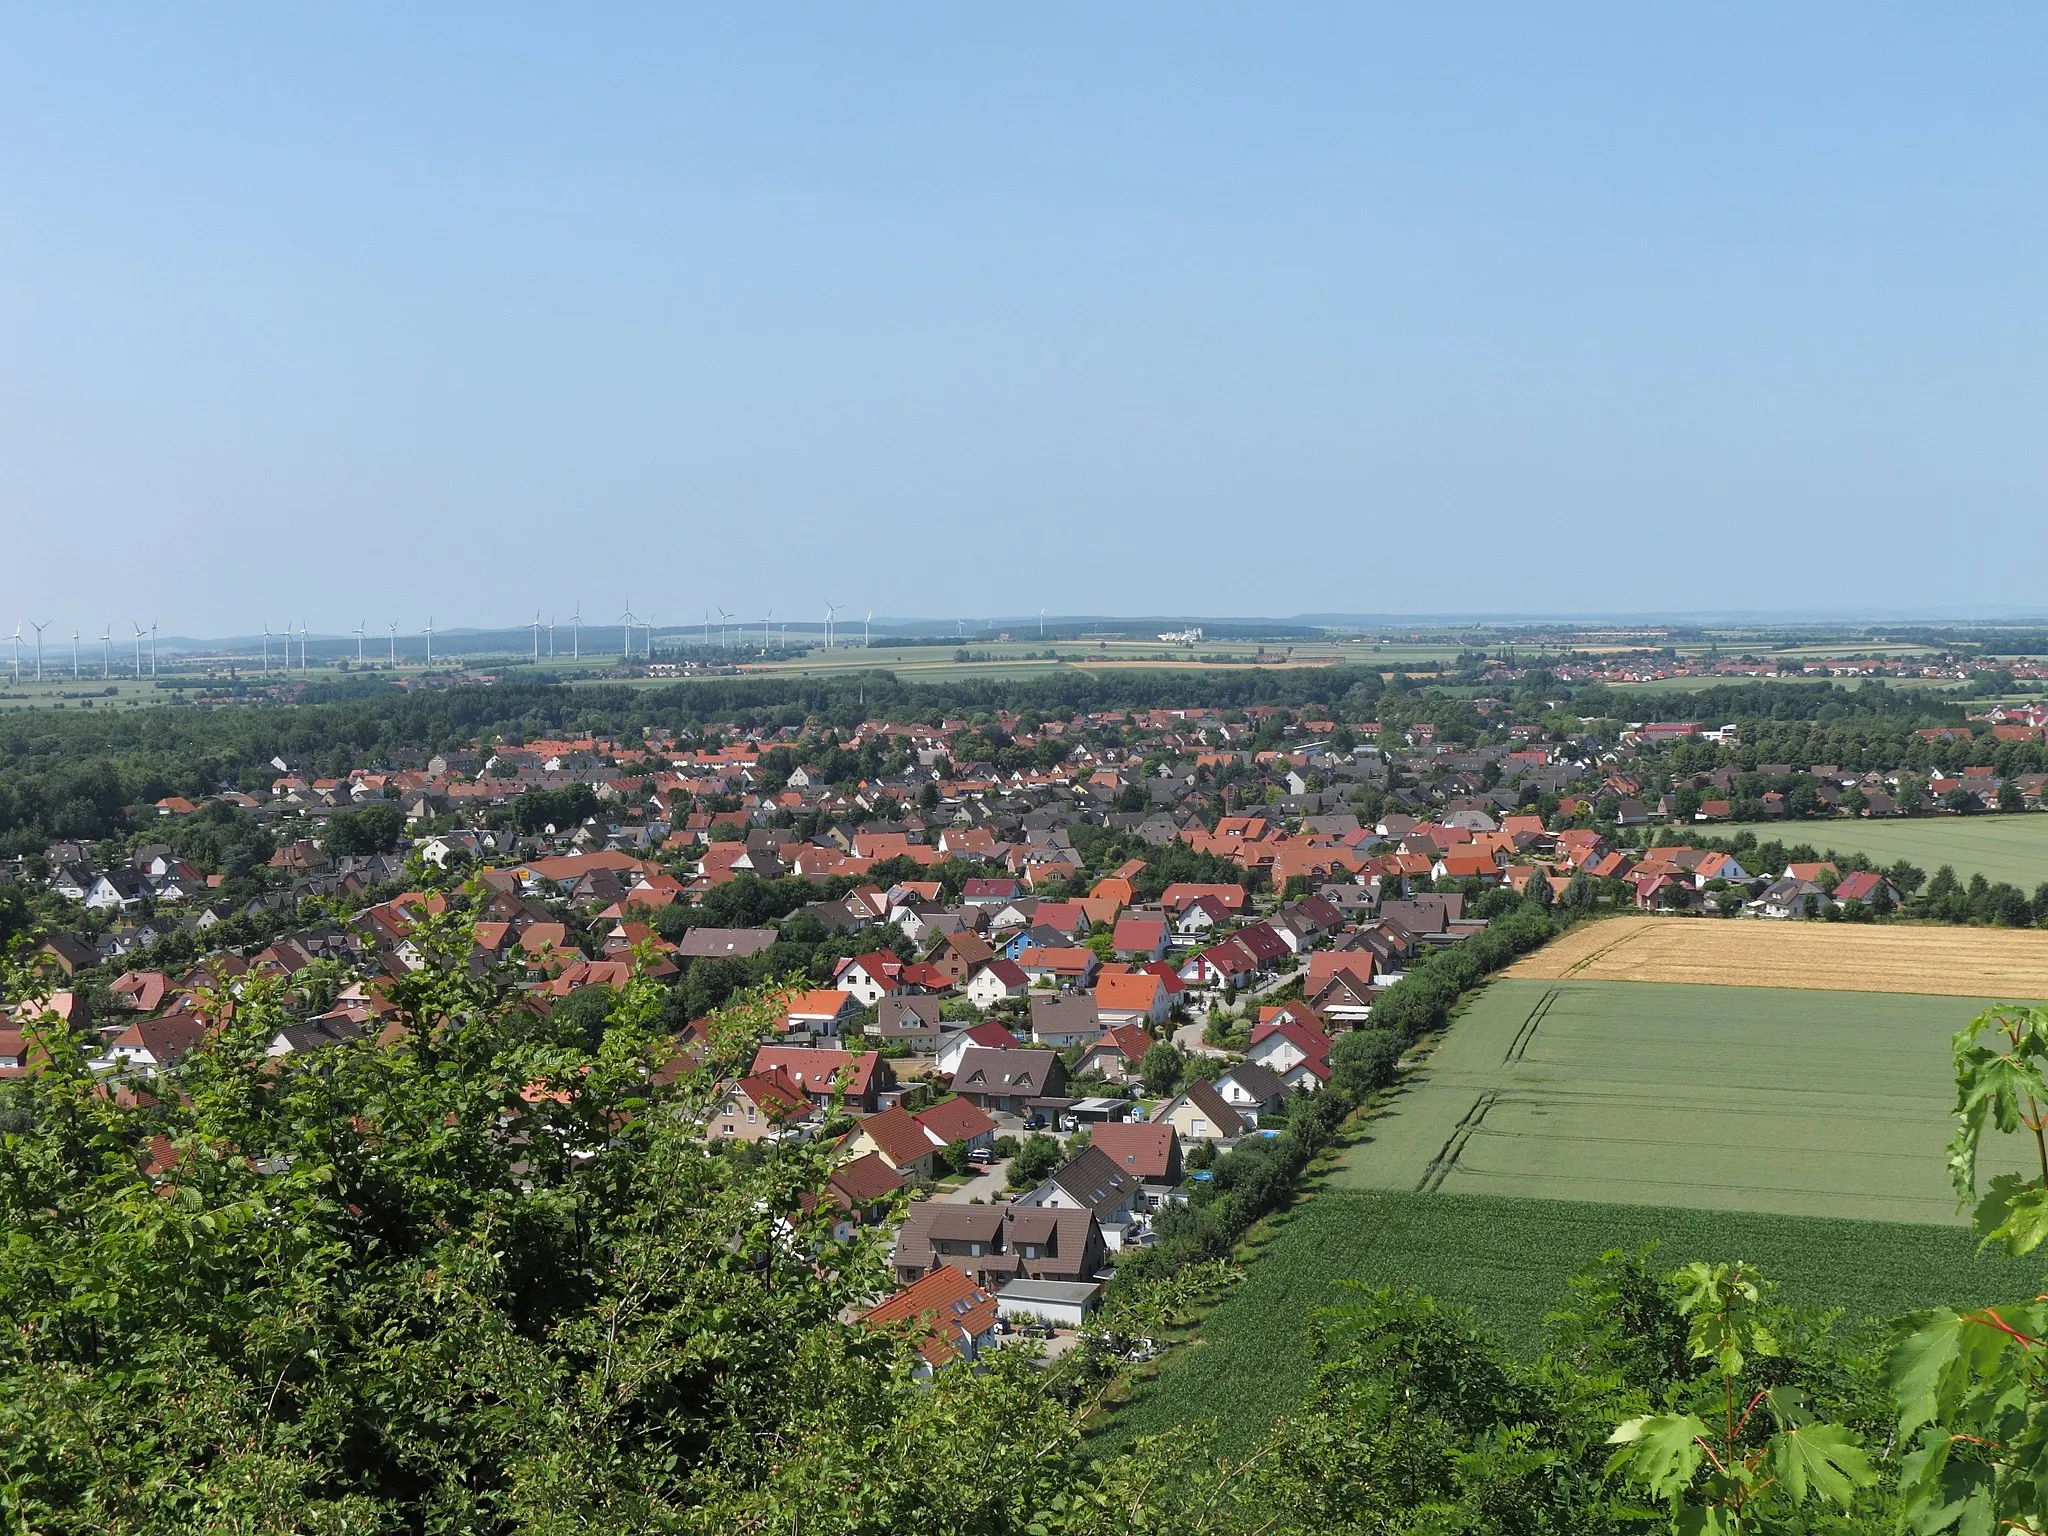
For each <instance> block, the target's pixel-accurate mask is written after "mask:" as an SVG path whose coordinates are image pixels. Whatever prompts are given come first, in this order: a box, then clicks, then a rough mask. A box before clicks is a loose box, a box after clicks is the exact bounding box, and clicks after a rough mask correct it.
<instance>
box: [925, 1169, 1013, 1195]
mask: <svg viewBox="0 0 2048 1536" xmlns="http://www.w3.org/2000/svg"><path fill="white" fill-rule="evenodd" d="M1009 1171H1010V1165H1009V1164H1008V1163H1007V1162H1001V1163H992V1164H990V1165H989V1167H988V1168H987V1169H977V1170H976V1172H975V1175H974V1177H973V1178H971V1179H969V1180H968V1181H967V1182H966V1183H965V1184H962V1185H961V1186H960V1187H959V1188H958V1189H949V1190H947V1191H945V1192H944V1193H943V1194H937V1195H933V1196H932V1198H933V1199H934V1200H941V1201H944V1202H945V1203H947V1204H949V1205H966V1204H968V1203H969V1202H971V1201H972V1200H973V1199H974V1198H975V1197H976V1196H977V1195H979V1196H980V1197H981V1201H982V1204H984V1205H994V1204H995V1203H996V1202H997V1201H999V1200H1001V1199H1002V1197H1003V1183H1004V1181H1005V1180H1006V1179H1007V1178H1008V1177H1009Z"/></svg>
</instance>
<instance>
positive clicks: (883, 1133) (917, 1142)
mask: <svg viewBox="0 0 2048 1536" xmlns="http://www.w3.org/2000/svg"><path fill="white" fill-rule="evenodd" d="M843 1150H844V1151H845V1153H846V1155H847V1156H848V1157H850V1158H858V1157H866V1156H868V1155H869V1154H871V1153H872V1154H873V1155H875V1156H878V1157H880V1158H881V1159H882V1161H883V1162H885V1163H887V1164H888V1165H889V1166H890V1167H891V1168H893V1169H895V1170H896V1172H898V1173H900V1174H902V1175H903V1177H904V1178H906V1179H928V1178H930V1177H931V1176H932V1154H933V1153H934V1152H936V1151H937V1150H938V1148H937V1147H936V1146H934V1145H933V1143H932V1139H931V1137H929V1136H927V1135H925V1133H924V1127H923V1126H921V1125H919V1124H918V1123H917V1120H916V1117H914V1116H913V1115H912V1114H911V1113H910V1111H909V1110H907V1109H905V1108H903V1107H902V1106H901V1105H894V1104H892V1105H891V1106H890V1107H889V1108H887V1109H885V1110H883V1111H882V1112H881V1113H880V1114H876V1115H869V1116H867V1117H866V1118H865V1119H863V1120H862V1121H861V1122H860V1123H859V1124H857V1125H856V1126H854V1128H853V1131H852V1132H851V1134H849V1135H848V1137H847V1138H846V1143H845V1146H844V1148H843Z"/></svg>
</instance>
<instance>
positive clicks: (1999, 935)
mask: <svg viewBox="0 0 2048 1536" xmlns="http://www.w3.org/2000/svg"><path fill="white" fill-rule="evenodd" d="M1506 974H1507V975H1508V976H1510V977H1514V978H1521V979H1527V980H1532V981H1559V980H1571V981H1667V982H1692V983H1699V984H1703V985H1707V986H1733V987H1799V988H1811V989H1814V990H1817V991H1824V992H1923V993H1935V994H1940V995H1944V996H1953V995H1956V994H1959V993H1969V994H1972V995H1975V996H1990V997H2001V998H2023V997H2024V998H2048V931H2042V930H2038V929H2013V928H1952V927H1946V926H1934V925H1927V926H1920V925H1915V924H1908V923H1882V924H1864V923H1799V922H1764V921H1745V922H1725V921H1720V920H1716V919H1704V918H1666V917H1622V918H1613V919H1610V920H1609V921H1606V922H1599V923H1588V924H1586V925H1584V926H1583V927H1580V928H1577V929H1574V930H1573V931H1572V932H1570V933H1568V934H1566V935H1565V936H1564V937H1563V938H1562V939H1559V940H1558V941H1557V942H1556V943H1554V944H1549V945H1546V946H1545V947H1544V948H1542V949H1540V950H1538V951H1537V952H1536V953H1535V954H1533V955H1530V956H1528V957H1527V958H1526V959H1523V960H1519V961H1517V962H1516V963H1515V964H1514V965H1513V966H1511V967H1509V969H1508V971H1507V972H1506Z"/></svg>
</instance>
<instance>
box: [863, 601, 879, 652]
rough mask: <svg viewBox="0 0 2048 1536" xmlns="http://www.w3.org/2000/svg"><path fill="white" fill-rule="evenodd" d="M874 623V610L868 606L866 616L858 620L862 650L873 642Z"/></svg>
mask: <svg viewBox="0 0 2048 1536" xmlns="http://www.w3.org/2000/svg"><path fill="white" fill-rule="evenodd" d="M874 623H875V610H874V609H872V608H870V609H869V610H868V616H867V617H866V618H864V619H862V620H861V621H860V648H861V649H862V650H866V649H867V648H868V647H869V646H871V645H873V644H874V643H875V642H874V638H873V630H874Z"/></svg>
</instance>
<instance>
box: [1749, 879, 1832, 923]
mask: <svg viewBox="0 0 2048 1536" xmlns="http://www.w3.org/2000/svg"><path fill="white" fill-rule="evenodd" d="M1827 899H1828V898H1827V893H1826V892H1824V891H1823V890H1821V888H1820V887H1819V886H1818V885H1816V884H1814V883H1813V882H1812V881H1811V880H1796V879H1793V878H1792V877H1791V876H1789V875H1788V876H1786V877H1785V878H1783V879H1781V880H1774V881H1772V882H1771V883H1770V885H1768V886H1766V887H1765V888H1764V891H1763V894H1762V895H1760V896H1758V897H1757V898H1756V899H1755V900H1754V901H1752V902H1749V903H1748V904H1747V910H1748V911H1750V912H1753V913H1754V914H1756V915H1757V916H1758V917H1771V918H1780V919H1783V918H1793V917H1817V916H1819V914H1820V910H1821V908H1822V907H1823V906H1824V905H1825V904H1826V902H1827Z"/></svg>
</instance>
